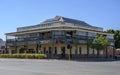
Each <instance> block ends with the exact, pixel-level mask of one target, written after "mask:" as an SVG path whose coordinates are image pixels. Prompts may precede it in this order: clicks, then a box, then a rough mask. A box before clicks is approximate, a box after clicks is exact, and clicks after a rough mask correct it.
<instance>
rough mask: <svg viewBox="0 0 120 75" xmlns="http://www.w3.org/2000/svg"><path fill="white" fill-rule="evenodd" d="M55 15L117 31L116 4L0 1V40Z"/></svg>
mask: <svg viewBox="0 0 120 75" xmlns="http://www.w3.org/2000/svg"><path fill="white" fill-rule="evenodd" d="M56 15H60V16H64V17H69V18H74V19H78V20H82V21H85V22H87V23H88V24H90V25H93V26H98V27H103V28H104V30H107V29H116V30H120V0H0V38H2V39H4V40H5V35H4V34H5V33H9V32H15V31H16V28H17V27H22V26H29V25H35V24H38V23H40V22H42V21H44V20H46V19H49V18H53V17H55V16H56Z"/></svg>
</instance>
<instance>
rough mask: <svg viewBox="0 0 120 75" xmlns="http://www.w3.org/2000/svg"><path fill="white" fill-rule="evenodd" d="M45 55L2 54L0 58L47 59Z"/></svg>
mask: <svg viewBox="0 0 120 75" xmlns="http://www.w3.org/2000/svg"><path fill="white" fill-rule="evenodd" d="M46 57H47V56H46V55H45V54H0V58H26V59H45V58H46Z"/></svg>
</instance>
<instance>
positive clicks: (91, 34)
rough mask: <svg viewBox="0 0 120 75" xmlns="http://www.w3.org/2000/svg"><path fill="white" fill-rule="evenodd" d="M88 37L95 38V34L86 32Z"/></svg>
mask: <svg viewBox="0 0 120 75" xmlns="http://www.w3.org/2000/svg"><path fill="white" fill-rule="evenodd" d="M88 36H89V37H96V33H92V32H88Z"/></svg>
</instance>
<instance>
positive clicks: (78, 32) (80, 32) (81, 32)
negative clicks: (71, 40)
mask: <svg viewBox="0 0 120 75" xmlns="http://www.w3.org/2000/svg"><path fill="white" fill-rule="evenodd" d="M76 35H81V36H86V35H87V33H86V32H84V31H76Z"/></svg>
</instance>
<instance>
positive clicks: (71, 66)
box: [0, 59, 120, 75]
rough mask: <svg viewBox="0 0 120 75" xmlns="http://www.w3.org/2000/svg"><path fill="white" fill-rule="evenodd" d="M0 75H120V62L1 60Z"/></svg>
mask: <svg viewBox="0 0 120 75" xmlns="http://www.w3.org/2000/svg"><path fill="white" fill-rule="evenodd" d="M0 75H120V61H107V62H84V61H82V62H80V61H70V62H69V61H66V60H36V59H33V60H32V59H0Z"/></svg>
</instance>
